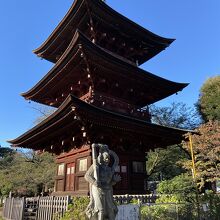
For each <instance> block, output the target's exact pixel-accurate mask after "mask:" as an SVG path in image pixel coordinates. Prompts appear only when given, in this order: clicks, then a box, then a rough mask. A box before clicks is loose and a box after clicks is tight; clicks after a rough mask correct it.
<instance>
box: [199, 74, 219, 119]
mask: <svg viewBox="0 0 220 220" xmlns="http://www.w3.org/2000/svg"><path fill="white" fill-rule="evenodd" d="M198 109H199V112H200V114H201V115H202V118H203V119H204V121H205V122H207V121H208V120H218V121H220V75H218V76H215V77H211V78H209V79H208V80H206V82H205V83H204V84H203V86H202V87H201V89H200V97H199V101H198Z"/></svg>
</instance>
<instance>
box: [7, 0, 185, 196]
mask: <svg viewBox="0 0 220 220" xmlns="http://www.w3.org/2000/svg"><path fill="white" fill-rule="evenodd" d="M172 42H173V40H172V39H167V38H163V37H160V36H158V35H155V34H153V33H152V32H150V31H148V30H146V29H144V28H143V27H141V26H139V25H137V24H136V23H134V22H132V21H130V20H129V19H127V18H126V17H124V16H122V15H121V14H119V13H117V12H116V11H114V10H113V9H111V8H110V7H109V6H108V5H106V4H105V3H104V2H103V1H101V0H75V2H74V3H73V5H72V7H71V8H70V10H69V11H68V13H67V14H66V16H65V17H64V18H63V20H62V21H61V22H60V24H59V25H58V26H57V27H56V29H55V30H54V31H53V32H52V34H51V35H50V36H49V38H48V39H47V40H46V41H45V42H44V43H43V44H42V45H41V46H40V47H39V48H38V49H36V50H35V51H34V53H36V54H37V55H38V56H39V57H42V58H44V59H46V60H49V61H51V62H53V63H55V65H54V67H53V68H52V69H51V70H50V71H49V72H48V73H47V74H46V75H45V76H44V77H43V78H42V79H41V80H40V81H39V82H38V83H37V84H36V85H35V86H34V87H33V88H32V89H30V90H29V91H28V92H26V93H23V94H22V96H23V97H24V98H25V99H27V100H33V101H35V102H38V103H42V104H45V105H49V106H53V107H57V110H56V111H55V112H54V113H53V114H52V115H50V116H49V117H48V118H46V119H45V120H44V121H42V122H41V123H39V124H38V125H37V126H35V127H34V128H32V129H31V130H29V131H27V132H26V133H24V134H23V135H21V136H20V137H18V138H16V139H14V140H12V141H10V143H11V144H12V145H13V146H15V147H23V148H32V149H34V150H45V151H49V152H54V153H56V154H57V155H58V156H57V164H58V168H57V176H56V184H55V189H56V190H55V191H56V192H55V194H72V195H86V194H88V191H89V186H88V183H87V182H86V181H85V180H84V174H85V172H86V170H87V169H88V168H89V167H90V165H91V163H92V161H91V144H92V143H104V144H107V145H109V147H110V148H111V149H112V150H114V151H115V152H116V153H117V154H118V155H119V158H120V166H119V167H118V172H119V174H120V175H121V176H122V181H121V183H119V184H118V185H116V187H115V194H122V193H145V190H144V181H145V179H146V174H145V173H146V172H145V156H146V154H145V152H147V151H148V150H149V149H153V148H155V147H160V146H167V145H171V144H175V143H178V142H180V141H181V138H182V135H183V134H184V133H185V131H183V130H179V129H174V128H168V127H164V126H159V125H156V124H153V123H151V116H150V114H149V110H148V108H147V106H148V105H150V104H152V103H154V102H156V101H159V100H161V99H163V98H166V97H167V96H170V95H172V94H174V93H176V92H178V91H181V90H182V89H183V88H184V87H185V86H187V84H182V83H176V82H172V81H169V80H166V79H164V78H161V77H158V76H156V75H153V74H152V73H149V72H147V71H144V70H142V69H140V68H139V67H138V66H139V65H140V64H142V63H144V62H145V61H147V60H149V59H150V58H152V57H153V56H155V55H156V54H158V53H160V52H161V51H162V50H164V49H165V48H166V47H168V46H169V45H170V44H171V43H172Z"/></svg>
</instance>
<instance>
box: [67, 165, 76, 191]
mask: <svg viewBox="0 0 220 220" xmlns="http://www.w3.org/2000/svg"><path fill="white" fill-rule="evenodd" d="M74 173H75V163H69V164H67V168H66V188H65V191H74V178H75V175H74Z"/></svg>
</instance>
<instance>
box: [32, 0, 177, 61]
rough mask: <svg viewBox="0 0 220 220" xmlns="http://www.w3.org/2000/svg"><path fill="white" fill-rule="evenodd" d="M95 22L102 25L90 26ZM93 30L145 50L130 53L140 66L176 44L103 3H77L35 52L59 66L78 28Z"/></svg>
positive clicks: (83, 0) (99, 0)
mask: <svg viewBox="0 0 220 220" xmlns="http://www.w3.org/2000/svg"><path fill="white" fill-rule="evenodd" d="M95 21H96V22H97V23H98V24H96V27H93V26H91V27H89V23H91V22H93V23H94V22H95ZM94 26H95V24H94ZM89 28H91V29H92V30H93V29H94V28H101V29H105V33H104V35H106V34H108V33H115V35H116V36H115V37H116V39H117V38H118V37H119V36H120V37H119V38H120V39H127V40H128V41H130V42H133V46H134V45H135V46H136V47H137V46H138V47H139V48H142V49H141V50H142V52H143V54H142V55H140V54H139V55H137V54H136V55H134V52H131V54H129V52H127V53H126V54H127V55H128V57H132V56H134V57H135V58H136V60H138V63H139V64H142V63H144V62H145V61H147V60H149V59H150V58H152V57H153V56H155V55H156V54H158V53H160V52H161V51H162V50H164V49H165V48H166V47H168V46H169V45H170V44H171V43H172V42H173V41H174V39H168V38H164V37H161V36H158V35H156V34H154V33H152V32H150V31H148V30H146V29H145V28H143V27H141V26H140V25H138V24H136V23H135V22H133V21H131V20H129V19H128V18H126V17H124V16H123V15H121V14H119V13H118V12H116V11H115V10H113V9H112V8H111V7H109V6H108V5H107V4H106V3H104V2H103V1H102V0H75V1H74V3H73V4H72V6H71V8H70V9H69V11H68V12H67V14H66V15H65V16H64V18H63V19H62V20H61V22H60V23H59V25H58V26H57V27H56V28H55V29H54V31H53V32H52V33H51V35H50V36H49V37H48V38H47V40H46V41H45V42H44V43H43V44H42V45H41V46H40V47H39V48H37V49H35V50H34V51H33V52H34V53H35V54H37V55H38V56H40V57H42V58H44V59H46V60H49V61H51V62H54V63H55V62H56V61H57V58H58V57H60V56H61V55H62V53H63V52H64V51H65V50H66V48H67V47H68V45H69V43H70V41H71V39H72V37H73V35H74V33H75V31H76V29H80V30H81V31H82V32H83V33H88V32H89V31H88V29H89ZM130 46H132V43H131V45H130ZM132 54H133V55H132ZM135 58H134V59H135Z"/></svg>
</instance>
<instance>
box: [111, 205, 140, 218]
mask: <svg viewBox="0 0 220 220" xmlns="http://www.w3.org/2000/svg"><path fill="white" fill-rule="evenodd" d="M115 220H139V206H138V205H132V204H129V205H120V206H118V214H117V216H116V219H115Z"/></svg>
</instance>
